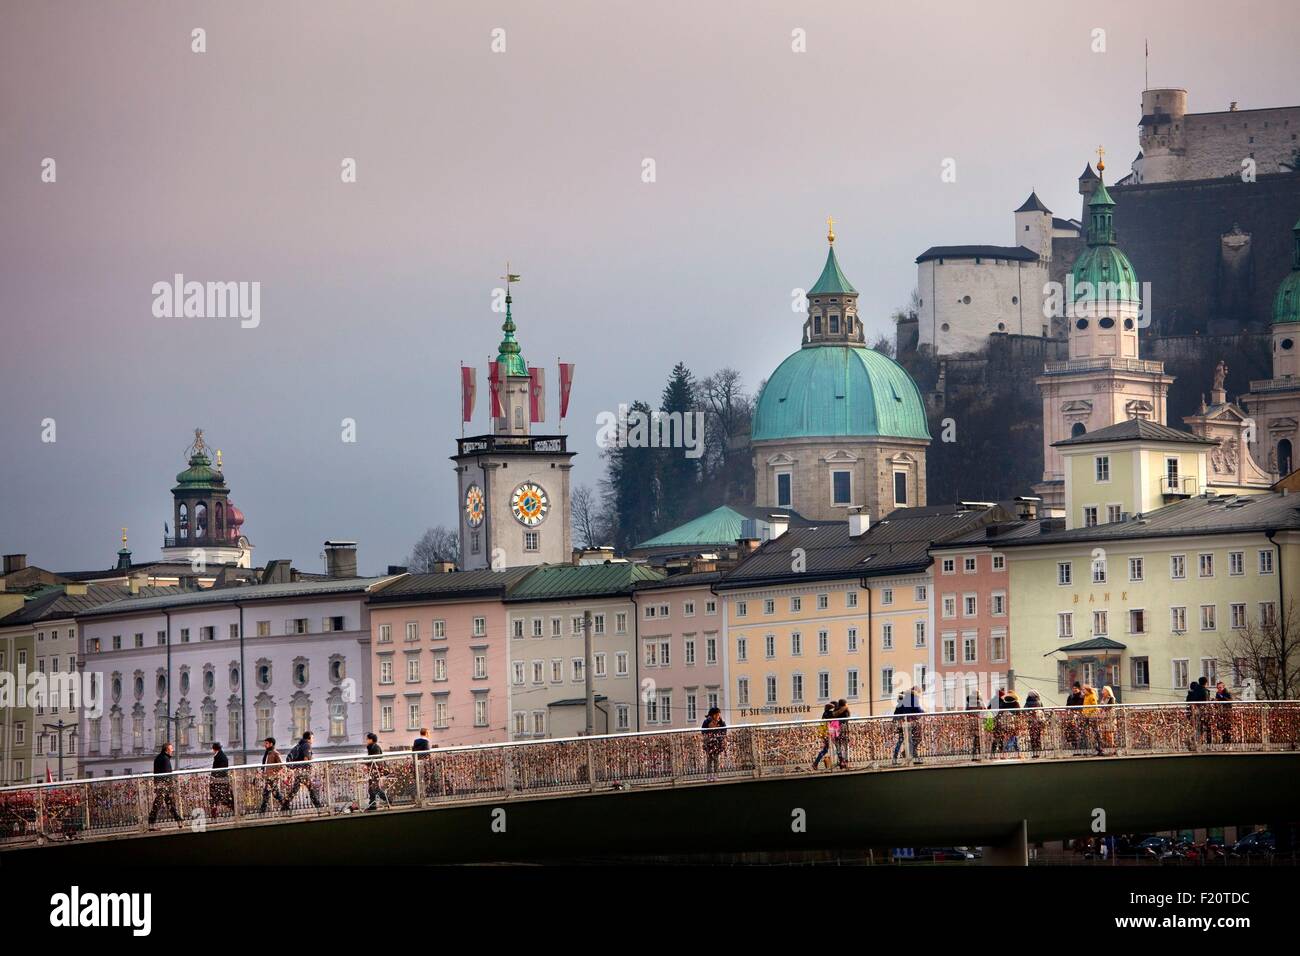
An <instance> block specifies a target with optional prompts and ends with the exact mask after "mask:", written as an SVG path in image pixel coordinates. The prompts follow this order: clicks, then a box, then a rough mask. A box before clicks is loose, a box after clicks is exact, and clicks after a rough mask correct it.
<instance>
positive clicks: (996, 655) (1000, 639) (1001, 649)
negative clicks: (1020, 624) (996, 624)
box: [989, 631, 1007, 662]
mask: <svg viewBox="0 0 1300 956" xmlns="http://www.w3.org/2000/svg"><path fill="white" fill-rule="evenodd" d="M1006 659H1007V632H1006V631H994V632H993V633H992V634H990V635H989V660H991V661H994V662H1001V661H1005V660H1006Z"/></svg>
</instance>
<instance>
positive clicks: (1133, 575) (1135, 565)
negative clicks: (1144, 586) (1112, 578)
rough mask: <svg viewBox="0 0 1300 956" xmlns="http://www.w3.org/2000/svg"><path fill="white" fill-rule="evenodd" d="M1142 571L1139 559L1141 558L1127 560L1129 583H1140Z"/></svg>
mask: <svg viewBox="0 0 1300 956" xmlns="http://www.w3.org/2000/svg"><path fill="white" fill-rule="evenodd" d="M1142 571H1143V568H1142V559H1141V558H1129V559H1128V579H1129V580H1130V581H1141V580H1142Z"/></svg>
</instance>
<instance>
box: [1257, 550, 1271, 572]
mask: <svg viewBox="0 0 1300 956" xmlns="http://www.w3.org/2000/svg"><path fill="white" fill-rule="evenodd" d="M1259 573H1260V574H1272V573H1273V552H1272V551H1271V550H1270V551H1260V552H1259Z"/></svg>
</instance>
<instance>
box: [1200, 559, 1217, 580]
mask: <svg viewBox="0 0 1300 956" xmlns="http://www.w3.org/2000/svg"><path fill="white" fill-rule="evenodd" d="M1199 558H1200V560H1199V566H1200V576H1201V577H1203V578H1212V577H1214V555H1213V554H1202V555H1200V556H1199Z"/></svg>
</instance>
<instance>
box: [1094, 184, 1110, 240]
mask: <svg viewBox="0 0 1300 956" xmlns="http://www.w3.org/2000/svg"><path fill="white" fill-rule="evenodd" d="M1114 209H1115V200H1113V199H1111V198H1110V193H1108V192H1107V191H1106V183H1105V181H1104V180H1099V181H1098V182H1097V188H1096V189H1094V190H1093V193H1092V198H1091V199H1089V200H1088V212H1089V214H1090V218H1091V220H1092V222H1091V223H1090V225H1089V226H1088V245H1090V246H1113V245H1115V225H1114V221H1113V219H1114Z"/></svg>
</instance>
